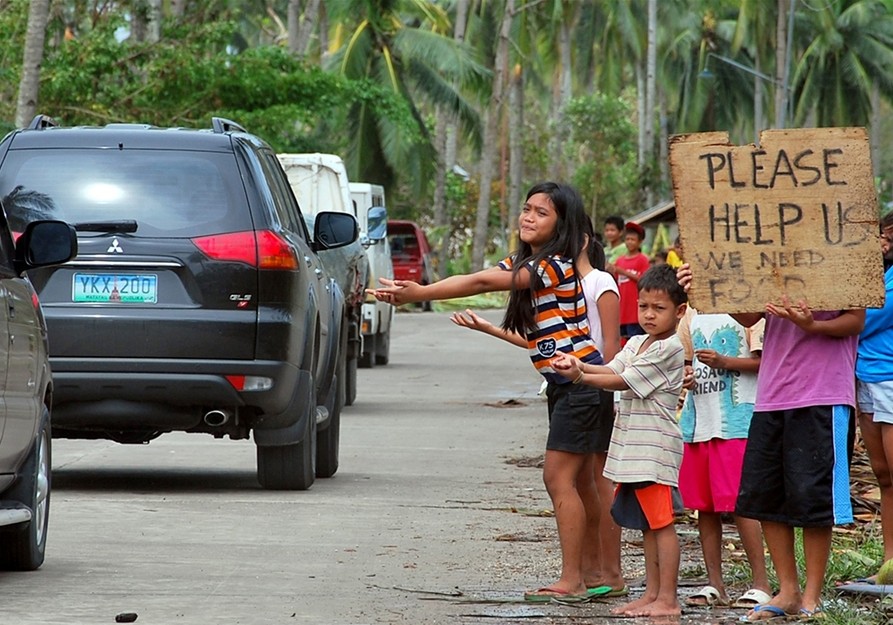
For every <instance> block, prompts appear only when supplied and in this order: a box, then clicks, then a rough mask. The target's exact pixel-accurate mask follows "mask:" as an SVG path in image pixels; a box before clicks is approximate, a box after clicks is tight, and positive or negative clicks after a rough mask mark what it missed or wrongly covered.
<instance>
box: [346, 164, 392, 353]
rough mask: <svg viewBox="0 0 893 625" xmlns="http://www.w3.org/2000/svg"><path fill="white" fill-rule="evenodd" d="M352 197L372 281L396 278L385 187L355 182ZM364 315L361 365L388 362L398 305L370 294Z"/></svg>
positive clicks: (351, 187) (373, 283)
mask: <svg viewBox="0 0 893 625" xmlns="http://www.w3.org/2000/svg"><path fill="white" fill-rule="evenodd" d="M350 197H351V199H352V200H353V203H354V205H355V207H356V211H357V216H358V218H359V220H360V240H361V241H363V245H364V246H365V247H366V255H367V257H368V259H369V284H370V285H378V284H379V282H378V279H379V278H390V279H393V277H394V265H393V264H392V263H391V248H390V244H389V243H388V237H387V224H388V216H387V212H386V210H385V198H384V188H383V187H382V186H380V185H377V184H369V183H368V182H351V183H350ZM373 234H374V235H376V236H373ZM364 235H365V237H364ZM362 318H363V322H362V333H363V353H362V354H361V355H360V360H359V364H360V366H361V367H374V366H375V365H386V364H388V359H389V357H390V356H389V353H390V348H391V323H392V322H393V319H394V307H393V306H391V305H390V304H386V303H384V302H379V301H378V300H376V299H375V298H374V297H372V296H368V297H367V298H366V300H365V301H364V302H363V310H362Z"/></svg>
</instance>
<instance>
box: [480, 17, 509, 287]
mask: <svg viewBox="0 0 893 625" xmlns="http://www.w3.org/2000/svg"><path fill="white" fill-rule="evenodd" d="M514 13H515V0H506V3H505V11H504V13H503V16H502V26H501V27H500V29H499V41H498V42H497V44H496V60H495V63H494V67H493V91H492V93H491V94H490V104H489V106H488V107H487V110H486V111H485V113H484V137H483V143H484V145H483V148H482V149H481V172H480V174H481V188H480V195H479V196H478V206H477V215H476V218H475V224H474V240H473V242H472V248H471V265H472V270H474V271H477V270H480V269H483V268H484V255H485V253H486V251H487V239H488V234H489V228H488V225H489V222H490V187H491V185H492V184H493V172H494V167H495V166H496V156H497V149H498V147H499V142H498V140H497V139H498V137H497V136H496V135H497V132H498V129H499V114H500V110H501V108H502V97H503V91H504V84H505V70H506V67H505V65H506V61H507V59H508V51H509V35H510V34H511V26H512V17H513V16H514Z"/></svg>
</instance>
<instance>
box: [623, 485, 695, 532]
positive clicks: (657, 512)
mask: <svg viewBox="0 0 893 625" xmlns="http://www.w3.org/2000/svg"><path fill="white" fill-rule="evenodd" d="M681 510H682V498H681V497H680V496H679V490H678V489H677V488H675V487H673V486H667V485H666V484H655V483H654V482H637V483H635V484H618V485H617V488H616V489H615V490H614V503H613V504H612V505H611V516H612V517H614V521H615V522H616V523H617V525H619V526H621V527H626V528H628V529H634V530H643V531H644V530H659V529H661V528H664V527H666V526H668V525H672V524H673V522H674V521H675V520H676V512H677V511H681Z"/></svg>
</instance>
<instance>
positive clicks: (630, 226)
mask: <svg viewBox="0 0 893 625" xmlns="http://www.w3.org/2000/svg"><path fill="white" fill-rule="evenodd" d="M624 232H625V233H626V234H635V235H636V236H638V237H639V240H640V241H642V240H644V239H645V228H643V227H642V226H640V225H639V224H637V223H635V222H633V221H628V222H626V228H624Z"/></svg>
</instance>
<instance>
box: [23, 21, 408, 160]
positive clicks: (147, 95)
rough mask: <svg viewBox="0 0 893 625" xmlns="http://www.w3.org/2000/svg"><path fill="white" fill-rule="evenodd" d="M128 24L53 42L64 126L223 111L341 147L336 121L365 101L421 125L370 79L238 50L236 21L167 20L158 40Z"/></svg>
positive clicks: (201, 116) (52, 76)
mask: <svg viewBox="0 0 893 625" xmlns="http://www.w3.org/2000/svg"><path fill="white" fill-rule="evenodd" d="M125 26H126V22H125V20H124V18H123V17H121V16H118V17H113V16H111V17H109V18H108V19H107V20H105V21H102V22H99V23H97V24H96V26H95V27H94V28H93V29H91V30H88V31H86V32H85V33H83V34H82V35H81V36H79V37H78V38H77V39H76V40H71V41H63V42H62V43H61V45H60V46H59V47H58V48H56V49H52V50H49V51H48V53H47V57H46V59H45V61H44V67H43V72H42V84H41V102H40V110H41V111H42V112H46V113H49V114H51V115H53V116H54V117H57V118H59V120H60V121H61V122H62V123H64V124H66V125H75V124H105V123H109V122H143V123H149V124H155V125H159V126H188V127H207V126H208V125H209V122H210V118H211V117H212V116H222V117H227V118H230V119H233V120H235V121H237V122H238V123H240V124H241V125H242V126H244V127H246V128H247V129H248V130H249V131H251V132H253V133H254V134H257V135H259V136H261V137H263V138H264V139H265V140H267V141H269V142H270V144H271V145H272V146H273V147H274V149H277V150H281V151H284V150H290V151H329V152H340V151H341V150H342V149H343V148H344V146H345V145H346V144H347V142H348V138H347V137H346V136H345V134H344V133H343V132H341V133H338V132H332V131H331V129H332V127H333V126H336V125H337V120H339V119H340V120H343V119H344V118H345V117H346V115H347V111H348V110H349V108H350V107H351V106H355V105H357V104H363V105H364V106H368V107H369V108H371V109H373V110H375V111H376V114H377V115H379V116H380V117H381V118H384V119H387V120H389V122H390V123H391V124H393V125H395V126H396V127H399V128H404V129H407V131H408V132H409V133H412V132H413V131H414V121H413V119H412V115H411V113H410V111H409V108H408V106H407V105H406V103H405V102H404V101H403V99H401V98H399V97H397V96H395V95H394V94H393V93H391V92H389V91H387V90H385V89H382V88H381V87H379V86H378V85H376V84H374V83H372V82H370V81H366V80H348V79H346V78H344V77H342V76H339V75H336V74H332V73H329V72H325V71H323V70H321V69H319V68H316V67H308V66H305V65H304V64H302V63H301V61H300V60H299V59H297V58H296V57H294V56H292V55H291V54H290V53H288V52H287V51H286V50H284V49H283V48H279V47H276V46H264V47H256V48H250V49H247V50H245V51H244V52H242V53H235V52H234V50H233V48H231V47H230V46H229V45H228V44H229V42H230V41H231V40H232V37H233V32H234V25H233V24H232V23H230V22H225V21H221V22H214V21H211V22H207V23H204V24H200V25H194V24H193V25H188V26H187V25H182V24H176V23H174V24H169V25H168V26H169V27H168V29H167V30H166V31H165V37H164V38H163V39H162V41H161V42H158V43H154V44H150V43H140V42H132V41H131V40H130V39H124V40H121V35H120V33H121V32H123V31H122V30H121V29H122V28H123V27H125Z"/></svg>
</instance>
